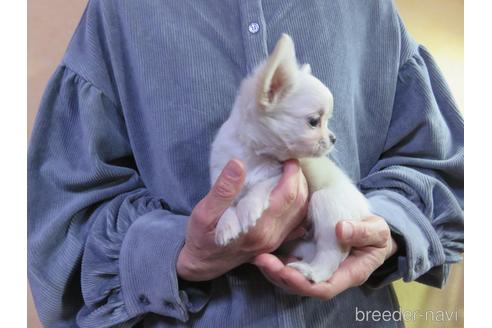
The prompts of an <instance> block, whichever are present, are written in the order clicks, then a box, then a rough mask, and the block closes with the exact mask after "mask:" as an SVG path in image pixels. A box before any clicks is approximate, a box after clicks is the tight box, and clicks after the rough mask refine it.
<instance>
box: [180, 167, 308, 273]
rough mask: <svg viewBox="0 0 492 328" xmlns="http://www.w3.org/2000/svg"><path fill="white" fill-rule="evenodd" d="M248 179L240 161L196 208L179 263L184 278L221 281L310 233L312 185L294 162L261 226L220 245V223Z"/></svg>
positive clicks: (225, 173) (273, 193) (258, 225)
mask: <svg viewBox="0 0 492 328" xmlns="http://www.w3.org/2000/svg"><path fill="white" fill-rule="evenodd" d="M245 175H246V172H245V169H244V166H243V164H242V163H241V162H240V161H238V160H232V161H230V162H229V163H228V164H227V165H226V167H225V168H224V170H223V171H222V173H221V175H220V176H219V178H218V179H217V182H216V183H215V184H214V186H213V187H212V189H211V190H210V192H209V193H208V194H207V195H206V196H205V197H204V198H203V199H202V200H201V201H200V202H199V203H198V204H197V205H196V206H195V208H194V209H193V211H192V214H191V217H190V219H189V221H188V228H187V233H186V241H185V245H184V247H183V249H182V250H181V252H180V254H179V256H178V261H177V264H176V270H177V273H178V276H179V277H180V278H182V279H185V280H189V281H205V280H210V279H213V278H216V277H218V276H220V275H222V274H223V273H225V272H227V271H229V270H231V269H233V268H235V267H237V266H239V265H240V264H243V263H246V262H250V261H251V259H252V258H254V256H256V255H258V254H261V253H269V252H273V251H274V250H275V249H276V248H278V247H279V246H280V244H281V243H282V242H283V241H284V240H287V239H295V238H298V237H300V236H302V235H303V234H304V232H305V231H304V230H303V228H302V226H301V224H302V221H303V219H304V218H305V216H306V213H307V204H308V203H307V198H308V190H307V183H306V179H305V178H304V175H303V174H302V171H301V170H300V167H299V163H298V162H297V161H295V160H291V161H287V162H285V163H284V167H283V174H282V178H281V179H280V181H279V183H278V185H277V186H276V187H275V189H274V190H273V191H272V193H271V195H270V206H269V207H268V209H266V210H265V211H264V212H263V215H262V216H261V218H260V219H259V220H258V221H257V223H256V225H255V226H254V227H253V228H251V229H250V230H249V231H248V233H246V234H243V235H240V237H239V238H238V239H237V240H234V241H233V242H231V243H230V244H228V245H227V246H225V247H220V246H218V245H217V244H216V243H215V227H216V225H217V221H218V220H219V218H220V217H221V215H222V213H224V211H225V210H226V209H227V208H228V207H229V206H230V205H231V204H232V202H233V200H234V199H235V197H236V196H237V194H238V193H239V191H240V190H241V187H242V185H243V183H244V178H245Z"/></svg>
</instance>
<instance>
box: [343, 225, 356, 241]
mask: <svg viewBox="0 0 492 328" xmlns="http://www.w3.org/2000/svg"><path fill="white" fill-rule="evenodd" d="M353 234H354V227H353V226H352V223H350V222H343V223H342V238H343V239H344V240H350V239H351V238H352V235H353Z"/></svg>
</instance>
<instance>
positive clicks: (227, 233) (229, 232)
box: [215, 211, 242, 246]
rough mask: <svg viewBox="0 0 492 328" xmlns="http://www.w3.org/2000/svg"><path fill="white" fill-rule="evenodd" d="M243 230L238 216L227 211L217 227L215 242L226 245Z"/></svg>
mask: <svg viewBox="0 0 492 328" xmlns="http://www.w3.org/2000/svg"><path fill="white" fill-rule="evenodd" d="M241 232H242V229H241V225H240V224H239V221H238V219H237V217H236V216H235V215H232V214H230V213H228V212H227V211H226V212H225V213H224V215H223V216H222V217H221V218H220V220H219V222H217V226H216V227H215V243H216V244H217V245H219V246H226V245H227V244H229V243H230V242H231V241H232V240H234V239H236V238H238V237H239V235H240V234H241Z"/></svg>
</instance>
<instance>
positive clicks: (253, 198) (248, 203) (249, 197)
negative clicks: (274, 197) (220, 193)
mask: <svg viewBox="0 0 492 328" xmlns="http://www.w3.org/2000/svg"><path fill="white" fill-rule="evenodd" d="M280 177H281V176H275V177H273V178H269V179H266V180H264V181H262V182H260V183H257V184H256V185H254V186H253V187H252V188H251V189H250V190H249V191H248V193H247V194H246V196H244V197H243V198H241V200H240V201H239V203H238V204H237V208H236V210H237V217H238V219H239V222H240V224H241V228H242V232H244V233H245V232H247V231H248V230H249V229H250V228H251V227H253V226H254V225H255V224H256V221H257V220H258V219H259V218H260V217H261V215H262V214H263V211H264V210H266V209H267V208H268V206H269V203H270V193H271V192H272V190H273V188H275V186H276V185H277V183H278V182H279V181H280Z"/></svg>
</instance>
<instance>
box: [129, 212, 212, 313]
mask: <svg viewBox="0 0 492 328" xmlns="http://www.w3.org/2000/svg"><path fill="white" fill-rule="evenodd" d="M187 222H188V217H186V216H181V215H174V214H171V213H169V212H167V211H164V210H156V211H152V212H150V213H147V214H145V215H143V216H142V217H140V218H139V219H138V220H136V221H135V222H134V223H133V224H132V225H131V226H130V228H129V229H128V231H127V233H126V235H125V238H124V240H123V243H122V247H121V253H120V277H121V288H122V295H123V300H124V303H125V305H126V307H127V311H128V314H129V315H130V316H138V315H141V314H143V313H147V312H152V313H156V314H159V315H163V316H166V317H173V318H176V319H178V320H180V321H183V322H185V321H187V320H188V318H189V312H191V313H196V312H198V311H200V310H201V309H202V308H203V307H204V306H205V305H206V304H207V302H208V300H209V298H210V288H211V283H210V282H203V283H188V282H184V281H181V280H179V279H178V277H177V273H176V262H177V259H178V255H179V252H180V251H181V249H182V247H183V245H184V241H185V234H186V225H187Z"/></svg>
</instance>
